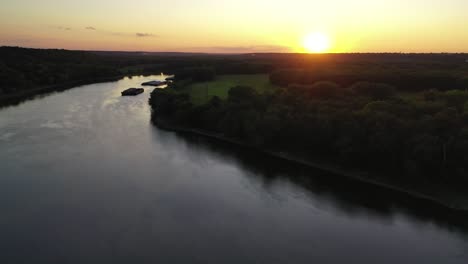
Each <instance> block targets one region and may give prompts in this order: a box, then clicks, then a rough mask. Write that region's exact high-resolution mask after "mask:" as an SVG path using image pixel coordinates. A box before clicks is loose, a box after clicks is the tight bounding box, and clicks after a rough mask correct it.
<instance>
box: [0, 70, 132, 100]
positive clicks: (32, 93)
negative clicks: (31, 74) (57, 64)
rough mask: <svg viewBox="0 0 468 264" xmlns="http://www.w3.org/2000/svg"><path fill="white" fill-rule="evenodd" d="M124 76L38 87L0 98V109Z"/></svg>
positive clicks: (123, 75) (124, 75)
mask: <svg viewBox="0 0 468 264" xmlns="http://www.w3.org/2000/svg"><path fill="white" fill-rule="evenodd" d="M126 76H127V75H126V74H122V75H116V76H109V77H101V78H96V79H88V80H76V81H70V82H66V83H61V84H54V85H48V86H40V87H37V88H34V89H30V90H26V91H22V92H19V93H16V94H11V95H6V96H0V108H5V107H8V106H14V105H17V104H20V103H22V102H25V101H28V100H33V99H34V98H36V97H38V96H43V95H47V94H49V93H54V92H61V91H66V90H69V89H73V88H75V87H77V86H82V85H88V84H93V83H105V82H112V81H117V80H119V79H121V78H124V77H126Z"/></svg>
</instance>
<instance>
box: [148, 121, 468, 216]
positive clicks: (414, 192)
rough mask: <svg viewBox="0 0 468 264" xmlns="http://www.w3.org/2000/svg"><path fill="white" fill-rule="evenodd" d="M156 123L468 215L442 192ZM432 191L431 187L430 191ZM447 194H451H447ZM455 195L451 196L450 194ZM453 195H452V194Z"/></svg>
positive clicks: (464, 207) (464, 206) (466, 205)
mask: <svg viewBox="0 0 468 264" xmlns="http://www.w3.org/2000/svg"><path fill="white" fill-rule="evenodd" d="M152 120H153V123H154V124H155V125H156V126H158V127H159V128H161V129H164V130H167V131H172V132H179V133H189V134H194V135H199V136H203V137H207V138H211V139H214V140H218V141H222V142H226V143H229V144H234V145H237V146H241V147H244V148H248V149H251V150H254V151H257V152H260V153H262V154H264V155H268V156H271V157H274V158H279V159H282V160H284V161H288V162H292V163H296V164H300V165H303V166H308V167H311V168H314V169H319V170H322V171H325V172H329V173H332V174H335V175H337V176H341V177H346V178H348V179H352V180H356V181H360V182H363V183H367V184H371V185H374V186H378V187H381V188H385V189H389V190H392V191H395V192H398V193H401V194H405V195H409V196H411V197H413V198H415V199H419V200H423V201H426V202H430V203H432V204H434V205H438V206H442V207H444V208H446V209H450V210H453V211H459V212H463V213H466V212H468V203H466V202H464V200H463V199H456V198H453V197H447V196H448V194H446V193H445V192H444V194H445V195H444V194H442V192H441V193H434V192H433V191H430V190H422V189H424V187H422V188H420V189H415V188H410V187H407V186H404V185H403V184H396V183H393V182H390V181H389V180H385V179H384V178H382V177H376V175H373V174H370V173H367V172H362V171H357V170H349V169H345V168H340V167H338V166H336V165H333V164H329V163H325V162H321V161H320V162H319V161H313V160H308V159H304V158H302V157H298V156H295V155H293V154H291V153H284V152H276V151H271V150H267V149H262V148H258V147H256V146H253V145H250V144H248V143H246V142H243V141H240V140H236V139H232V138H228V137H226V136H224V135H222V134H218V133H212V132H209V131H205V130H200V129H193V128H187V127H181V126H177V125H173V124H171V123H170V122H169V121H167V120H164V119H162V118H160V117H159V118H158V117H154V116H153V118H152ZM428 189H430V188H428ZM447 193H448V191H447ZM451 194H452V193H451ZM452 195H453V194H452Z"/></svg>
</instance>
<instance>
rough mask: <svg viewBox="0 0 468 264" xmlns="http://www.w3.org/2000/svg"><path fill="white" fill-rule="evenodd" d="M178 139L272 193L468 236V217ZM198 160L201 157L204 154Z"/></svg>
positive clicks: (227, 147) (229, 148)
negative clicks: (290, 191) (286, 191)
mask: <svg viewBox="0 0 468 264" xmlns="http://www.w3.org/2000/svg"><path fill="white" fill-rule="evenodd" d="M174 135H177V139H179V140H182V141H184V142H185V143H186V144H188V148H193V149H196V151H194V153H198V152H206V151H208V152H210V153H213V154H215V155H217V158H219V159H222V160H226V161H227V162H229V163H235V164H236V166H239V167H241V168H243V170H244V171H249V172H251V173H247V174H246V175H248V176H249V177H252V178H253V179H252V180H254V181H260V182H261V183H262V184H261V185H262V187H263V188H264V191H267V192H269V191H271V190H273V189H274V187H275V186H276V185H284V184H285V183H286V182H287V183H291V184H294V186H296V187H299V188H301V189H302V190H304V195H306V196H307V197H308V200H309V202H311V203H313V204H315V205H316V206H318V207H321V208H326V209H327V210H333V211H334V212H335V213H338V214H342V215H346V216H347V217H354V218H358V217H365V218H372V219H375V220H377V219H378V220H379V221H381V222H392V221H393V219H395V218H398V217H402V216H404V217H406V218H409V219H411V221H418V222H419V224H421V225H422V224H433V225H436V226H438V227H440V228H443V229H445V230H447V231H450V232H452V233H454V234H457V235H459V236H461V237H462V238H463V239H466V238H467V235H468V213H463V212H459V211H454V210H451V209H447V208H445V207H443V206H439V205H437V204H433V203H431V202H428V201H425V200H421V199H417V198H414V197H411V196H408V195H406V194H402V193H400V192H395V191H392V190H388V189H386V188H381V187H377V186H374V185H371V184H366V183H361V182H356V181H353V180H350V179H347V178H343V177H340V176H338V175H332V174H330V173H328V172H323V171H321V170H318V169H313V168H310V167H307V166H301V165H298V164H295V163H293V162H288V161H284V160H282V159H278V158H275V157H270V156H267V155H264V154H262V153H259V152H257V151H253V150H249V149H246V148H243V147H239V146H233V145H231V144H228V143H224V142H220V141H218V140H213V139H209V138H206V137H202V136H197V135H191V134H188V133H174ZM158 136H161V135H160V134H158ZM166 136H167V135H166ZM193 158H194V159H198V155H197V157H193ZM197 162H199V161H198V160H197Z"/></svg>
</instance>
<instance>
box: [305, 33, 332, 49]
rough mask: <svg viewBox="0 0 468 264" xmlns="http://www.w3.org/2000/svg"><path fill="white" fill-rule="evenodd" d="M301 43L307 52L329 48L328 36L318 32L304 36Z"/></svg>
mask: <svg viewBox="0 0 468 264" xmlns="http://www.w3.org/2000/svg"><path fill="white" fill-rule="evenodd" d="M303 45H304V48H305V50H306V51H307V52H311V53H323V52H327V51H328V50H329V49H330V38H329V37H328V36H327V35H325V34H323V33H320V32H315V33H311V34H309V35H307V36H306V37H305V38H304V43H303Z"/></svg>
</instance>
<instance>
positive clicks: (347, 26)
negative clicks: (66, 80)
mask: <svg viewBox="0 0 468 264" xmlns="http://www.w3.org/2000/svg"><path fill="white" fill-rule="evenodd" d="M467 10H468V1H466V0H424V1H423V0H412V1H407V0H360V1H358V0H357V1H349V0H327V1H323V0H321V1H316V0H289V1H278V0H268V1H267V0H254V1H252V0H248V1H247V0H236V1H227V0H197V1H194V0H139V1H135V0H132V1H130V0H114V1H104V0H81V1H68V0H41V1H38V0H3V1H2V4H1V9H0V45H7V46H24V47H37V48H65V49H80V50H129V51H183V52H216V53H247V52H468V30H466V19H467V17H468V13H467Z"/></svg>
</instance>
